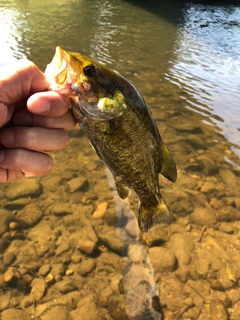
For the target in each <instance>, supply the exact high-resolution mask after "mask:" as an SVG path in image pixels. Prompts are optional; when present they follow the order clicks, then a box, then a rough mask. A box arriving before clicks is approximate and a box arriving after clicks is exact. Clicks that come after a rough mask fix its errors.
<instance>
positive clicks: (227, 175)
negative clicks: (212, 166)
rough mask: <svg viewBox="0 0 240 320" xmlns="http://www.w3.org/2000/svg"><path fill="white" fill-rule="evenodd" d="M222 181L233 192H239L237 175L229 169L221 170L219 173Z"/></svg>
mask: <svg viewBox="0 0 240 320" xmlns="http://www.w3.org/2000/svg"><path fill="white" fill-rule="evenodd" d="M219 173H220V176H221V178H222V180H223V181H224V182H225V183H226V184H227V186H228V187H230V188H231V189H233V190H238V182H237V177H236V176H235V174H234V173H233V172H232V171H231V170H228V169H220V171H219Z"/></svg>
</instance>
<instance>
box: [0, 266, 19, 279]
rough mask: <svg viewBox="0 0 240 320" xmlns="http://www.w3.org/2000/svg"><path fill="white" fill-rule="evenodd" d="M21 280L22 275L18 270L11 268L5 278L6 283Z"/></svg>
mask: <svg viewBox="0 0 240 320" xmlns="http://www.w3.org/2000/svg"><path fill="white" fill-rule="evenodd" d="M20 278H21V274H20V273H19V272H18V270H17V268H9V269H8V270H7V271H6V272H5V273H4V276H3V279H4V281H5V282H11V281H13V280H14V281H17V280H18V279H20Z"/></svg>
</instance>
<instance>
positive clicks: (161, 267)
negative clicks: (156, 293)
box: [148, 247, 177, 273]
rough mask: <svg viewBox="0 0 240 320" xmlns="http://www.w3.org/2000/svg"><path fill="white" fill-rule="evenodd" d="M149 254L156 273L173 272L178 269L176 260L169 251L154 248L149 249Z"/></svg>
mask: <svg viewBox="0 0 240 320" xmlns="http://www.w3.org/2000/svg"><path fill="white" fill-rule="evenodd" d="M148 253H149V258H150V261H151V264H152V266H153V269H154V271H155V272H156V273H157V272H160V273H162V272H172V271H173V270H174V268H175V267H176V263H177V261H176V258H175V257H174V255H173V254H172V253H171V252H170V251H169V250H167V249H165V248H162V247H152V248H150V249H149V251H148Z"/></svg>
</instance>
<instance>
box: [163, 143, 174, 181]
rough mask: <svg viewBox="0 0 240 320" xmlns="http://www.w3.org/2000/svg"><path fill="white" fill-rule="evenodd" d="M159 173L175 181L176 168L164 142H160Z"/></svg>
mask: <svg viewBox="0 0 240 320" xmlns="http://www.w3.org/2000/svg"><path fill="white" fill-rule="evenodd" d="M160 168H161V169H160V173H161V174H162V175H163V176H164V177H165V178H167V179H168V180H170V181H172V182H175V181H176V180H177V168H176V164H175V162H174V161H173V158H172V156H171V155H170V152H169V150H168V148H167V146H166V145H165V144H164V142H163V141H162V142H161V165H160Z"/></svg>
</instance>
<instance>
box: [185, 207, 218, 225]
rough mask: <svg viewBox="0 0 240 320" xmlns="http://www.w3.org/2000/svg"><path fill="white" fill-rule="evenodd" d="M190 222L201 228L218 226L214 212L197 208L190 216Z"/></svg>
mask: <svg viewBox="0 0 240 320" xmlns="http://www.w3.org/2000/svg"><path fill="white" fill-rule="evenodd" d="M190 222H192V223H194V224H196V225H200V226H212V225H215V224H216V222H217V219H216V216H215V213H214V211H213V210H211V209H208V208H204V207H196V208H195V209H194V211H193V212H192V213H191V214H190Z"/></svg>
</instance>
